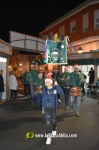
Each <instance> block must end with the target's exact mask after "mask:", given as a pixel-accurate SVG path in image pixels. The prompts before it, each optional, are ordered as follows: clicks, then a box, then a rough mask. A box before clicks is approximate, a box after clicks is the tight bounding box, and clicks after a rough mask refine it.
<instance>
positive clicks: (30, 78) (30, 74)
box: [26, 64, 38, 104]
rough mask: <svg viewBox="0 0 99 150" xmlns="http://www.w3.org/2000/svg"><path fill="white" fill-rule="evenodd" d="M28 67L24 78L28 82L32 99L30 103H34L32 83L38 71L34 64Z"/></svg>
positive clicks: (34, 81) (35, 79) (33, 83)
mask: <svg viewBox="0 0 99 150" xmlns="http://www.w3.org/2000/svg"><path fill="white" fill-rule="evenodd" d="M30 67H31V70H30V71H29V72H28V74H27V76H26V79H27V80H28V81H29V82H30V89H31V99H32V104H34V103H35V95H34V85H35V83H36V81H37V78H38V71H37V70H35V66H34V64H32V65H31V66H30Z"/></svg>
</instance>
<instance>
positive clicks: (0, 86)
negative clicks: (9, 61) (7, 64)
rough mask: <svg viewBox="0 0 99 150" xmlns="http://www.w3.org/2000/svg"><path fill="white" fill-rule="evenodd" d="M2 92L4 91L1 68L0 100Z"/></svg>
mask: <svg viewBox="0 0 99 150" xmlns="http://www.w3.org/2000/svg"><path fill="white" fill-rule="evenodd" d="M3 92H4V80H3V76H2V70H0V100H2V95H3Z"/></svg>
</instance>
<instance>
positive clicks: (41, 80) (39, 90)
mask: <svg viewBox="0 0 99 150" xmlns="http://www.w3.org/2000/svg"><path fill="white" fill-rule="evenodd" d="M44 85H45V82H44V78H43V72H42V70H40V71H39V73H38V79H37V81H36V83H35V90H36V91H35V92H36V100H37V107H38V111H40V110H42V89H43V87H44Z"/></svg>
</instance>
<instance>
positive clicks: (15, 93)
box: [11, 90, 17, 98]
mask: <svg viewBox="0 0 99 150" xmlns="http://www.w3.org/2000/svg"><path fill="white" fill-rule="evenodd" d="M13 94H14V97H17V90H11V98H12V97H13Z"/></svg>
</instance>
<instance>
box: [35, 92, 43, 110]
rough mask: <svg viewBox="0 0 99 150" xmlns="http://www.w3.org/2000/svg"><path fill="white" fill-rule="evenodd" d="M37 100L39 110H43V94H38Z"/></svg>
mask: <svg viewBox="0 0 99 150" xmlns="http://www.w3.org/2000/svg"><path fill="white" fill-rule="evenodd" d="M36 100H37V105H38V109H42V94H41V93H37V95H36Z"/></svg>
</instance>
